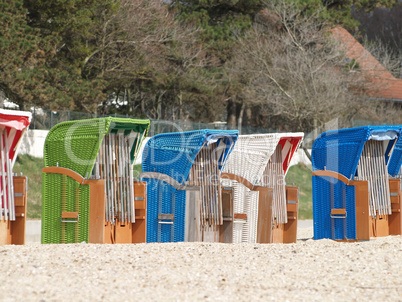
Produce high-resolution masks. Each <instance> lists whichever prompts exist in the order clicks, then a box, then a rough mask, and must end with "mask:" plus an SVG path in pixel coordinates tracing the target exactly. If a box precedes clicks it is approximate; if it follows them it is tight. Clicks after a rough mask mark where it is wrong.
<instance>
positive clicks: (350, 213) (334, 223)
mask: <svg viewBox="0 0 402 302" xmlns="http://www.w3.org/2000/svg"><path fill="white" fill-rule="evenodd" d="M331 200H332V201H333V205H331ZM331 208H333V209H343V208H346V218H331ZM313 220H314V239H324V238H329V239H334V240H335V239H356V211H355V186H347V185H346V184H345V183H343V182H341V181H339V180H337V179H335V178H332V177H327V176H325V177H321V176H313Z"/></svg>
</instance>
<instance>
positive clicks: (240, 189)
mask: <svg viewBox="0 0 402 302" xmlns="http://www.w3.org/2000/svg"><path fill="white" fill-rule="evenodd" d="M232 187H233V189H234V200H233V212H234V213H244V214H247V220H243V219H234V221H233V238H232V242H233V243H242V242H244V243H247V242H248V243H256V242H257V223H258V221H257V218H258V197H259V195H258V192H256V191H251V190H250V189H248V188H247V187H246V186H244V185H242V184H241V183H239V182H237V181H234V180H233V181H232Z"/></svg>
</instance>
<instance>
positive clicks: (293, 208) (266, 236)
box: [220, 173, 299, 243]
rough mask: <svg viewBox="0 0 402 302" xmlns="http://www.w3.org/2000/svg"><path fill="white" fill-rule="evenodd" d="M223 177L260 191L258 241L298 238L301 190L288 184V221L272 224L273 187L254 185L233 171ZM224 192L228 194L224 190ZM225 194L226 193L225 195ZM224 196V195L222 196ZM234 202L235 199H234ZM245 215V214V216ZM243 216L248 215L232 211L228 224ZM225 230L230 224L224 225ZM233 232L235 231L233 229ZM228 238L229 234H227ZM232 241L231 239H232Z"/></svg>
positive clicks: (271, 241)
mask: <svg viewBox="0 0 402 302" xmlns="http://www.w3.org/2000/svg"><path fill="white" fill-rule="evenodd" d="M221 179H231V180H235V181H237V182H239V183H241V184H242V185H244V186H245V187H246V188H248V189H249V190H252V191H257V192H259V203H258V218H257V219H258V220H257V243H293V242H296V238H297V214H298V203H299V201H298V200H299V190H298V188H295V187H289V186H286V200H287V215H288V223H286V224H275V223H274V224H272V222H271V221H272V209H271V207H272V199H273V189H272V188H268V187H262V186H253V185H252V184H251V183H250V182H249V181H248V180H247V179H245V178H243V177H241V176H239V175H235V174H232V173H222V175H221ZM222 194H227V193H225V192H224V190H222ZM223 196H224V195H223ZM222 198H224V197H222ZM232 202H233V199H232ZM244 215H245V216H244ZM240 216H241V217H242V219H247V215H246V214H243V213H232V220H229V221H228V224H230V223H232V224H233V222H232V221H233V219H234V218H236V217H237V218H239V217H240ZM223 228H224V229H225V230H226V229H229V230H232V228H230V226H229V227H228V226H226V227H225V226H224V227H223ZM232 232H233V231H232ZM225 238H227V236H225ZM220 242H228V240H227V239H226V240H223V241H222V240H220ZM230 242H231V241H230Z"/></svg>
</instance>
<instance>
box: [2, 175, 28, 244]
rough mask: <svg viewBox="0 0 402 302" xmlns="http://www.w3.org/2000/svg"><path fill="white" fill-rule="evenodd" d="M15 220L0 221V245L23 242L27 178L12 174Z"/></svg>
mask: <svg viewBox="0 0 402 302" xmlns="http://www.w3.org/2000/svg"><path fill="white" fill-rule="evenodd" d="M13 184H14V200H15V220H14V221H11V220H8V221H3V220H1V221H0V245H2V244H16V245H23V244H25V228H26V216H27V193H28V192H27V191H28V187H27V186H28V178H27V177H25V176H14V177H13Z"/></svg>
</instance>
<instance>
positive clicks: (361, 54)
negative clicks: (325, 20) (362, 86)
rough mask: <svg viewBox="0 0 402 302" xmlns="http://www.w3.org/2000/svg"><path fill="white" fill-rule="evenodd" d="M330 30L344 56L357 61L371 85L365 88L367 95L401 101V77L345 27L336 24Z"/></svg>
mask: <svg viewBox="0 0 402 302" xmlns="http://www.w3.org/2000/svg"><path fill="white" fill-rule="evenodd" d="M331 32H332V35H333V37H334V38H335V39H336V40H337V41H339V42H340V43H341V47H342V48H343V50H344V51H345V54H346V57H348V58H349V59H355V60H356V62H357V63H359V67H360V70H361V72H362V74H363V75H364V77H365V79H366V80H367V81H368V82H369V84H370V87H371V88H369V89H367V91H366V93H367V95H369V96H371V97H374V98H380V99H390V100H399V101H402V79H397V78H395V77H394V76H393V75H392V74H391V73H390V72H389V71H388V70H387V69H386V68H385V67H384V66H383V65H382V64H381V63H380V62H378V61H377V59H376V58H374V57H373V56H372V55H371V54H370V53H369V52H368V51H367V50H366V49H365V48H364V47H363V46H362V45H361V44H360V43H359V42H358V41H357V40H356V39H355V38H354V37H353V36H352V35H351V34H350V33H349V32H348V31H347V30H346V29H344V28H342V27H339V26H338V27H335V28H333V29H332V30H331Z"/></svg>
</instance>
